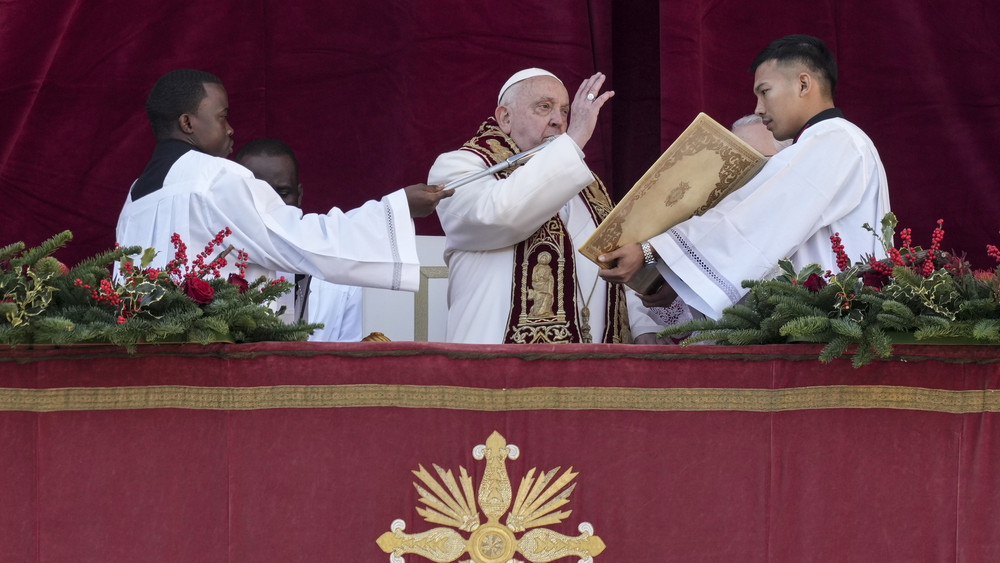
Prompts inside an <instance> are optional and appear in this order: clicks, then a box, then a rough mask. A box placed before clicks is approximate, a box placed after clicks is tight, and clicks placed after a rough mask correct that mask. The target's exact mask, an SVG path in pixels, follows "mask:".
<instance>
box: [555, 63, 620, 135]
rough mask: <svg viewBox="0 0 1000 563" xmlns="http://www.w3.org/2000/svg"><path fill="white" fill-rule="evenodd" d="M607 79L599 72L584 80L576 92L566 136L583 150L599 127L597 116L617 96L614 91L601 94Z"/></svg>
mask: <svg viewBox="0 0 1000 563" xmlns="http://www.w3.org/2000/svg"><path fill="white" fill-rule="evenodd" d="M605 79H606V77H605V76H604V74H602V73H600V72H598V73H595V74H594V75H593V76H591V77H590V78H588V79H586V80H584V81H583V82H582V83H581V84H580V87H579V88H577V90H576V96H575V97H574V98H573V103H572V105H571V106H570V114H569V127H567V128H566V134H567V135H569V136H570V137H572V138H573V140H574V141H576V145H577V146H578V147H580V149H581V150H582V149H583V147H584V145H586V144H587V141H589V140H590V136H591V135H593V134H594V127H596V126H597V116H598V115H600V113H601V108H602V107H604V103H605V102H607V101H608V100H610V99H611V97H612V96H614V95H615V93H614V91H613V90H608V91H607V92H604V93H601V86H603V85H604V80H605Z"/></svg>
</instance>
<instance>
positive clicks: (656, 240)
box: [598, 35, 890, 319]
mask: <svg viewBox="0 0 1000 563" xmlns="http://www.w3.org/2000/svg"><path fill="white" fill-rule="evenodd" d="M751 71H752V72H753V73H754V86H753V92H754V94H755V95H756V96H757V108H756V110H755V113H756V114H758V115H760V116H761V118H762V119H763V123H764V125H765V126H766V127H767V129H768V130H770V131H771V133H773V134H774V138H775V139H777V140H779V141H782V140H785V139H792V140H793V144H792V145H791V146H790V147H788V148H786V149H784V150H782V151H780V152H778V153H777V154H775V155H774V156H772V157H771V158H769V159H768V161H767V163H766V164H765V165H764V167H763V168H762V169H761V171H760V172H759V173H758V174H757V175H756V176H755V177H753V178H752V179H751V180H750V181H749V182H748V183H747V184H746V185H744V186H743V187H742V188H740V189H739V190H737V191H736V192H734V193H733V194H731V195H729V196H728V197H726V198H725V199H724V200H722V201H721V202H720V203H719V204H718V205H716V206H715V207H714V208H713V209H711V210H709V211H708V212H706V213H705V214H704V215H701V216H696V217H692V218H691V219H688V220H687V221H684V222H682V223H680V224H679V225H677V226H675V227H673V228H671V229H668V230H667V232H665V233H662V234H660V235H658V236H656V237H653V238H651V239H650V240H649V241H648V242H643V243H641V244H631V245H626V246H623V247H621V248H619V249H617V250H614V251H611V252H608V253H606V254H604V255H602V256H600V257H598V258H599V259H600V260H601V261H602V262H606V263H609V264H614V267H613V268H611V269H606V270H603V271H602V272H601V275H602V276H603V277H604V279H607V280H609V281H612V282H626V281H628V280H630V279H631V278H632V275H633V274H634V273H635V272H636V271H638V270H639V268H640V267H641V266H642V265H643V263H644V262H645V263H655V264H656V267H657V270H658V271H659V272H660V274H662V275H663V277H664V279H665V280H666V282H667V283H666V284H664V286H663V287H661V289H660V291H659V292H657V294H655V295H651V296H647V297H646V299H645V302H646V303H647V304H661V303H668V302H670V301H672V300H673V298H674V297H675V296H676V295H679V296H680V297H681V298H683V300H684V302H685V303H686V304H687V305H688V306H690V307H693V308H694V309H696V310H697V311H700V312H701V313H703V314H705V315H706V316H709V317H711V318H716V319H717V318H719V317H720V316H721V315H722V310H723V309H725V308H726V307H729V306H731V305H733V304H735V303H736V302H738V301H739V300H740V299H741V298H742V297H743V295H744V294H745V293H746V291H747V290H746V289H743V288H741V285H740V284H741V283H742V281H743V280H748V279H766V278H770V277H773V276H774V275H776V274H777V267H778V266H777V264H778V261H779V260H780V259H782V258H786V257H787V258H790V259H791V260H792V262H793V264H794V265H795V267H796V268H802V267H804V266H806V265H808V264H810V263H817V264H819V265H820V266H821V267H823V268H824V269H827V270H832V271H835V272H836V271H838V269H836V268H835V266H836V256H835V254H834V252H833V251H832V248H831V242H830V237H831V236H832V235H834V234H838V233H839V236H840V238H841V239H842V244H843V245H844V247H845V248H846V251H847V252H848V253H850V254H851V255H853V256H854V257H856V259H859V258H861V256H863V255H873V256H876V257H882V256H884V254H885V252H884V250H883V249H882V245H881V243H879V241H878V240H877V239H876V238H875V237H874V236H873V235H872V234H871V233H870V232H868V231H866V230H865V229H864V228H863V225H864V224H866V223H867V224H868V225H871V226H873V227H877V226H878V225H879V223H880V221H881V219H882V217H883V216H884V215H885V214H886V213H888V212H889V211H890V209H889V190H888V185H887V182H886V177H885V169H884V168H883V166H882V161H881V160H880V159H879V155H878V151H876V150H875V145H874V144H872V141H871V139H869V138H868V136H867V135H865V133H864V132H863V131H862V130H861V129H859V128H858V127H857V126H856V125H854V124H853V123H851V122H850V121H847V120H846V119H845V118H844V114H843V113H842V112H841V111H840V110H839V109H837V108H836V107H834V103H833V96H834V90H835V89H836V86H837V65H836V63H835V62H834V59H833V55H832V54H831V53H830V51H829V50H828V49H827V47H826V45H825V44H824V43H823V41H822V40H820V39H817V38H815V37H811V36H808V35H790V36H787V37H783V38H781V39H777V40H775V41H773V42H772V43H771V44H770V45H768V46H767V47H766V48H765V49H764V50H763V51H761V53H760V54H759V55H757V57H756V59H754V61H753V64H752V66H751Z"/></svg>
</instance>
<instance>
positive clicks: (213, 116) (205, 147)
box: [187, 83, 233, 158]
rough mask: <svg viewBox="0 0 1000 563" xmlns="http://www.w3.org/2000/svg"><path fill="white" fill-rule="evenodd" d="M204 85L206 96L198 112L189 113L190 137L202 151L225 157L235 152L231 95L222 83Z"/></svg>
mask: <svg viewBox="0 0 1000 563" xmlns="http://www.w3.org/2000/svg"><path fill="white" fill-rule="evenodd" d="M204 86H205V97H204V98H202V100H201V103H200V104H199V105H198V112H197V113H194V114H187V115H188V116H189V119H190V123H191V129H192V131H191V133H190V134H189V135H188V137H189V138H190V140H191V142H192V143H193V144H194V146H196V147H198V149H199V150H201V151H202V152H205V153H208V154H210V155H212V156H221V157H223V158H225V157H227V156H229V153H231V152H233V128H232V127H230V125H229V97H228V96H226V89H225V88H223V87H222V85H221V84H211V83H206V84H205V85H204Z"/></svg>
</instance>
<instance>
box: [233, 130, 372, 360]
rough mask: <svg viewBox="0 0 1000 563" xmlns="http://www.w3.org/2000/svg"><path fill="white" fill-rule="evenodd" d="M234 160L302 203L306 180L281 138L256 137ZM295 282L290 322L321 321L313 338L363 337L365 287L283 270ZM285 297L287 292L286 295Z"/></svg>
mask: <svg viewBox="0 0 1000 563" xmlns="http://www.w3.org/2000/svg"><path fill="white" fill-rule="evenodd" d="M233 160H235V161H236V162H238V163H240V164H242V165H243V166H246V167H247V169H248V170H250V171H251V172H253V175H254V177H255V178H257V179H259V180H263V181H265V182H267V183H268V184H269V185H270V186H271V187H272V188H273V189H274V191H275V192H277V194H278V196H279V197H280V198H281V200H282V201H284V202H285V203H286V204H287V205H292V206H295V207H302V195H303V189H302V183H301V182H299V160H298V158H296V157H295V152H294V151H292V148H291V147H289V146H288V145H287V144H286V143H284V142H283V141H280V140H278V139H269V138H263V139H254V140H252V141H250V142H248V143H247V144H245V145H243V147H242V148H241V149H240V150H239V152H237V153H236V156H235V157H233ZM279 275H282V276H284V277H285V278H286V279H288V280H289V281H294V282H295V287H294V290H293V292H292V301H293V302H292V303H291V306H288V307H287V311H286V314H288V315H289V317H290V318H289V319H288V321H289V322H295V321H300V320H301V321H305V322H309V323H319V324H322V325H323V328H321V329H317V330H315V331H313V333H312V335H311V336H310V337H309V340H311V341H313V342H360V341H361V288H360V287H358V286H356V285H342V284H338V283H330V282H325V281H323V280H321V279H318V278H314V277H312V276H307V275H302V274H292V273H286V272H279ZM283 297H284V296H283ZM285 305H286V306H287V305H288V304H287V303H285Z"/></svg>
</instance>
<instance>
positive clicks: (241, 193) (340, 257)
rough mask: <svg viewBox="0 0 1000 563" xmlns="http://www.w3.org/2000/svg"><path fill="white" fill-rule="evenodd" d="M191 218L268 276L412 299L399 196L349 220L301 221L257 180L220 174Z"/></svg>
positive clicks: (319, 217) (335, 216)
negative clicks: (220, 228)
mask: <svg viewBox="0 0 1000 563" xmlns="http://www.w3.org/2000/svg"><path fill="white" fill-rule="evenodd" d="M191 207H192V214H195V215H197V214H204V218H203V221H204V224H206V225H208V224H214V225H228V226H229V227H230V228H231V229H232V231H233V235H232V236H231V237H230V238H229V239H228V241H229V242H230V243H231V244H233V245H235V246H237V247H238V248H243V249H244V250H246V251H247V252H248V253H249V255H250V261H251V262H253V263H255V264H259V265H261V266H263V267H265V268H269V269H272V270H285V271H291V272H301V273H306V274H310V275H313V276H315V277H317V278H319V279H323V280H326V281H330V282H334V283H341V284H345V285H360V286H369V287H379V288H386V289H405V290H408V291H416V290H417V288H418V286H419V281H420V280H419V278H420V265H419V260H418V259H417V250H416V236H415V235H416V233H415V231H414V227H413V221H412V219H411V218H410V215H409V207H408V204H407V202H406V195H405V193H404V192H403V191H402V190H397V191H396V192H393V193H391V194H389V195H387V196H385V197H383V198H382V200H380V201H369V202H366V203H365V204H364V205H362V206H361V207H359V208H357V209H355V210H352V211H351V212H350V213H349V214H347V213H344V212H343V211H341V210H340V209H337V208H333V209H331V210H330V211H329V212H328V213H326V214H312V213H311V214H303V213H302V212H301V210H299V209H298V208H296V207H294V206H289V205H285V204H284V202H282V200H281V198H280V197H278V196H277V194H276V193H275V192H274V190H273V189H271V187H270V186H269V185H268V184H267V183H266V182H263V181H261V180H256V179H254V178H245V177H242V176H240V175H237V174H221V175H219V176H218V177H217V178H216V180H215V181H214V182H213V184H212V186H211V188H210V189H209V190H207V191H206V192H202V193H198V194H195V195H194V196H193V200H192V202H191Z"/></svg>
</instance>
